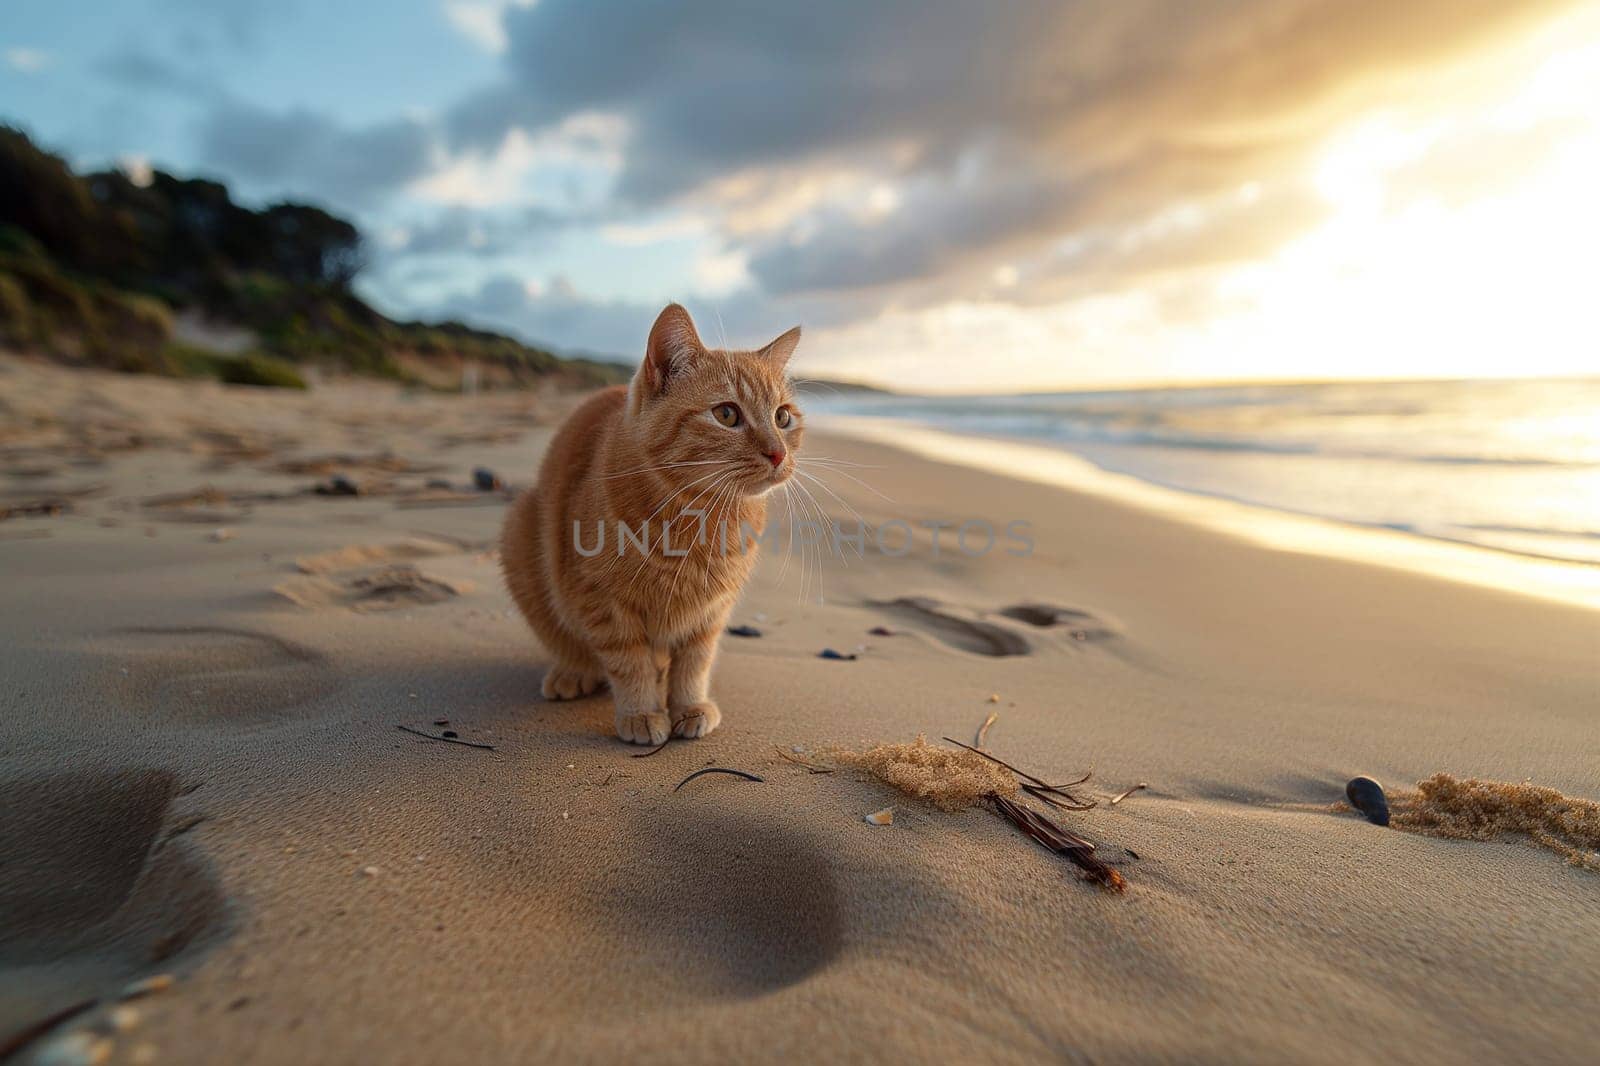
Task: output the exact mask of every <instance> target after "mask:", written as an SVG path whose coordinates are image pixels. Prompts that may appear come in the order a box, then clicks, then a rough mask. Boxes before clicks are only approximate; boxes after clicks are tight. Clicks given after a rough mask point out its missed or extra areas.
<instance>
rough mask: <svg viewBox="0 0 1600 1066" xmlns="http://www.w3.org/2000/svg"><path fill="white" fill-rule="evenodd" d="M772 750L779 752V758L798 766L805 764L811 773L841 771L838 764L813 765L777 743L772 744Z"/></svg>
mask: <svg viewBox="0 0 1600 1066" xmlns="http://www.w3.org/2000/svg"><path fill="white" fill-rule="evenodd" d="M772 750H773V751H775V752H777V753H778V757H779V758H782V759H788V760H789V761H790V762H792V763H794V764H795V765H796V766H804V767H805V768H806V769H807V770H809V771H810V772H811V773H814V774H833V773H838V772H839V768H838V767H836V766H813V765H812V764H811V763H808V762H806V761H805V760H804V759H801V758H797V757H796V756H793V755H790V754H789V753H788V752H786V751H784V750H783V749H782V748H780V747H778V746H777V745H776V744H774V745H773V746H772Z"/></svg>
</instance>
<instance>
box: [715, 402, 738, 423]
mask: <svg viewBox="0 0 1600 1066" xmlns="http://www.w3.org/2000/svg"><path fill="white" fill-rule="evenodd" d="M711 417H712V418H715V419H716V420H717V421H718V422H721V423H722V424H723V425H725V426H727V427H728V428H729V429H734V428H736V427H737V426H738V425H739V423H740V422H742V421H744V419H743V418H742V417H741V416H740V414H739V409H738V408H737V407H735V406H734V405H733V404H731V403H719V404H717V406H715V407H713V408H712V409H711Z"/></svg>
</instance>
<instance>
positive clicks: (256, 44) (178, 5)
mask: <svg viewBox="0 0 1600 1066" xmlns="http://www.w3.org/2000/svg"><path fill="white" fill-rule="evenodd" d="M160 6H161V7H164V8H166V9H167V10H168V11H170V12H171V13H172V14H173V16H175V18H176V21H177V22H178V23H179V24H180V25H182V27H183V33H182V37H183V38H184V39H185V40H186V43H187V44H188V45H189V47H191V48H202V47H209V46H210V45H211V44H213V43H221V44H225V45H228V46H230V47H232V48H233V49H234V50H236V51H239V52H247V53H248V52H256V51H258V50H259V49H260V48H261V45H262V39H263V37H264V35H265V34H266V32H267V31H268V30H269V29H272V28H274V27H275V26H279V25H282V24H283V23H285V22H286V21H288V20H289V19H290V18H291V17H292V16H294V15H296V14H298V8H299V7H300V4H299V3H298V0H160Z"/></svg>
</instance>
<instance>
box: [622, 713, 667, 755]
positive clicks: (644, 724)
mask: <svg viewBox="0 0 1600 1066" xmlns="http://www.w3.org/2000/svg"><path fill="white" fill-rule="evenodd" d="M671 728H672V721H671V719H669V718H668V717H667V716H666V715H664V714H662V713H661V712H660V711H645V712H643V713H641V714H618V715H617V736H619V737H621V738H622V739H623V740H625V741H627V742H628V743H629V744H648V745H650V746H651V747H656V746H658V745H661V744H665V743H666V742H667V734H668V731H669V730H671Z"/></svg>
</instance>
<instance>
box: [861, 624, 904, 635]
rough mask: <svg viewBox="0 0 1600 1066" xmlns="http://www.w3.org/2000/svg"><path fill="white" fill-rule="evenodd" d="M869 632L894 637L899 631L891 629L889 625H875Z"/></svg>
mask: <svg viewBox="0 0 1600 1066" xmlns="http://www.w3.org/2000/svg"><path fill="white" fill-rule="evenodd" d="M867 632H868V633H870V634H872V635H873V636H875V637H892V636H896V635H897V631H896V630H893V629H890V628H889V627H888V626H873V627H872V628H871V629H869V630H867Z"/></svg>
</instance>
